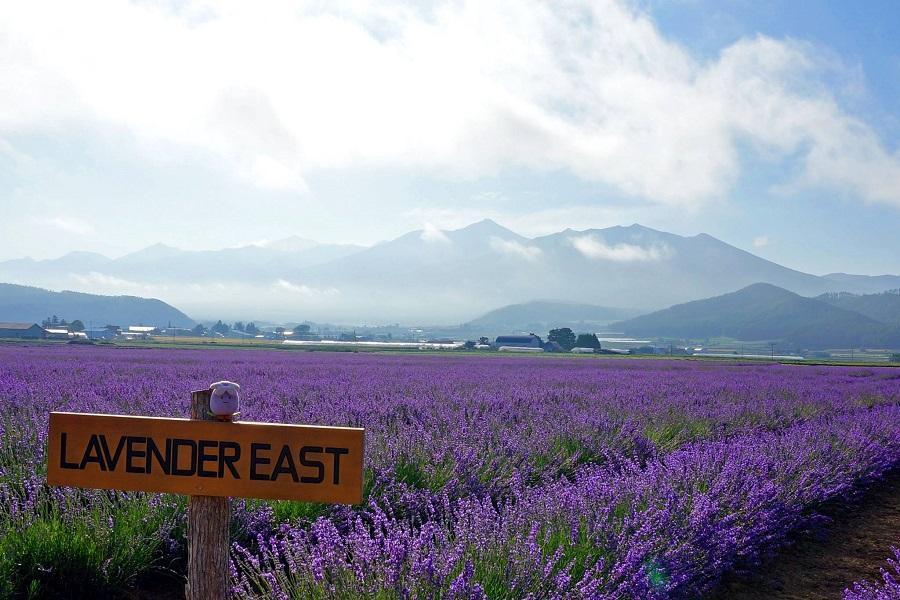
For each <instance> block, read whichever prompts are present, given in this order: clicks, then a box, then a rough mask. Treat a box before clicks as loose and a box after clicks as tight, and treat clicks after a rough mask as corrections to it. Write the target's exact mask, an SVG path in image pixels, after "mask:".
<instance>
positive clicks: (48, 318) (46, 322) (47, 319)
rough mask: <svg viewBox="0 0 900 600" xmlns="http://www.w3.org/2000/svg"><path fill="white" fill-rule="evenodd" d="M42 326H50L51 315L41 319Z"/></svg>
mask: <svg viewBox="0 0 900 600" xmlns="http://www.w3.org/2000/svg"><path fill="white" fill-rule="evenodd" d="M41 327H43V328H44V329H46V328H48V327H50V317H47V318H46V319H44V320H43V321H41Z"/></svg>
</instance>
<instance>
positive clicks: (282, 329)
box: [275, 327, 284, 334]
mask: <svg viewBox="0 0 900 600" xmlns="http://www.w3.org/2000/svg"><path fill="white" fill-rule="evenodd" d="M275 333H278V334H282V333H284V327H276V328H275Z"/></svg>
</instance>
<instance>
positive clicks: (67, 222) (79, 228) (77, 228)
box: [42, 217, 95, 236]
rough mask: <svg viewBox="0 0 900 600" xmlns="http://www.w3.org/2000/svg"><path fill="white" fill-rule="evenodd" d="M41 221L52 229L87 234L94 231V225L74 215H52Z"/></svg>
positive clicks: (91, 233)
mask: <svg viewBox="0 0 900 600" xmlns="http://www.w3.org/2000/svg"><path fill="white" fill-rule="evenodd" d="M42 222H43V223H46V224H47V225H50V226H51V227H53V228H54V229H58V230H59V231H63V232H65V233H71V234H74V235H81V236H89V235H93V234H94V233H95V230H94V227H93V226H92V225H91V224H90V223H88V222H87V221H84V220H82V219H78V218H75V217H53V218H50V219H47V220H45V221H42Z"/></svg>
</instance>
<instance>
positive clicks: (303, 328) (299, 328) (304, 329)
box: [294, 324, 309, 335]
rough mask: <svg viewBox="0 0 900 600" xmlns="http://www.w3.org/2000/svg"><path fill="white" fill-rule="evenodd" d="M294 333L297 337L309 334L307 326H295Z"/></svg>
mask: <svg viewBox="0 0 900 600" xmlns="http://www.w3.org/2000/svg"><path fill="white" fill-rule="evenodd" d="M294 333H296V334H297V335H306V334H307V333H309V325H306V324H302V325H297V326H296V327H294Z"/></svg>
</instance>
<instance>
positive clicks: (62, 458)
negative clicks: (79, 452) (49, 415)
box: [59, 433, 79, 469]
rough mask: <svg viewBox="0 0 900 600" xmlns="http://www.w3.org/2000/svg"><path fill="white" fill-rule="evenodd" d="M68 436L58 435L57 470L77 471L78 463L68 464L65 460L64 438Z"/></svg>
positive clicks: (64, 434)
mask: <svg viewBox="0 0 900 600" xmlns="http://www.w3.org/2000/svg"><path fill="white" fill-rule="evenodd" d="M67 437H68V434H66V433H61V434H60V435H59V438H60V439H59V444H60V446H59V468H60V469H78V468H79V466H78V463H73V462H69V461H67V460H66V438H67Z"/></svg>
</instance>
